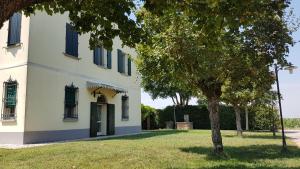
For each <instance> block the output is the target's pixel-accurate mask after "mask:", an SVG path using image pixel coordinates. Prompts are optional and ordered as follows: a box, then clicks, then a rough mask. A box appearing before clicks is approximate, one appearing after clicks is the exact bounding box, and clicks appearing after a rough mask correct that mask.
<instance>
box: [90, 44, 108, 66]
mask: <svg viewBox="0 0 300 169" xmlns="http://www.w3.org/2000/svg"><path fill="white" fill-rule="evenodd" d="M94 64H96V65H98V66H102V67H105V68H108V69H111V51H109V50H105V49H104V48H103V47H97V48H95V49H94Z"/></svg>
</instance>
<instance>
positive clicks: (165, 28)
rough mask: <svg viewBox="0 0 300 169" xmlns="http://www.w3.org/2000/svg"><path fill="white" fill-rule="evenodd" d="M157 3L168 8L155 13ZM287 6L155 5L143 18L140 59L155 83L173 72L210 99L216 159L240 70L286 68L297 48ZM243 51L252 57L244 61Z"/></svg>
mask: <svg viewBox="0 0 300 169" xmlns="http://www.w3.org/2000/svg"><path fill="white" fill-rule="evenodd" d="M157 3H158V4H159V5H162V4H163V7H161V8H156V5H157ZM165 4H167V5H165ZM287 5H288V3H287V2H285V1H239V2H238V3H236V1H176V0H173V1H172V0H170V1H164V2H160V1H151V2H149V3H146V6H147V9H145V8H144V9H142V10H141V12H140V13H139V15H138V19H139V21H140V22H141V25H142V29H143V35H145V36H146V37H147V38H145V39H144V41H143V42H141V43H140V44H139V45H138V46H137V51H138V55H139V57H140V59H141V60H143V61H146V62H148V61H149V62H150V60H154V61H155V62H156V64H155V65H153V69H152V70H151V71H148V72H146V73H147V76H149V77H152V80H154V81H155V79H157V78H158V76H161V75H164V74H165V73H164V72H161V69H160V68H161V67H165V66H168V67H169V70H170V71H171V72H169V73H170V74H169V76H171V77H172V78H175V79H177V81H178V83H180V84H182V85H185V86H186V87H188V88H189V89H192V90H194V91H196V92H197V93H202V94H203V95H205V96H206V98H207V100H208V109H209V112H210V121H211V130H212V141H213V145H214V152H216V153H221V152H223V143H222V137H221V132H220V118H219V102H220V97H221V95H222V87H223V86H224V84H225V82H226V81H227V80H228V79H230V80H233V82H235V81H237V80H239V78H240V77H241V76H240V74H241V73H243V70H241V69H239V68H238V67H235V65H240V62H241V61H243V62H246V63H247V62H250V63H251V64H250V65H257V66H258V70H260V68H262V67H264V68H267V67H268V66H270V65H271V64H273V62H274V60H277V62H278V63H279V64H283V65H284V64H286V63H287V61H286V59H285V56H286V53H287V52H288V45H289V44H291V43H292V38H291V37H290V34H289V31H288V29H287V28H286V24H285V23H284V22H283V20H282V16H283V10H284V9H285V8H286V7H287ZM265 20H268V22H263V21H265ZM266 23H267V24H266ZM242 50H249V52H247V54H249V53H251V55H242V56H241V55H239V54H240V51H242ZM243 62H242V63H243Z"/></svg>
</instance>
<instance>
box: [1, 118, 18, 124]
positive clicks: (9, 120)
mask: <svg viewBox="0 0 300 169" xmlns="http://www.w3.org/2000/svg"><path fill="white" fill-rule="evenodd" d="M0 121H1V122H2V123H11V122H16V121H17V119H16V118H14V119H1V120H0Z"/></svg>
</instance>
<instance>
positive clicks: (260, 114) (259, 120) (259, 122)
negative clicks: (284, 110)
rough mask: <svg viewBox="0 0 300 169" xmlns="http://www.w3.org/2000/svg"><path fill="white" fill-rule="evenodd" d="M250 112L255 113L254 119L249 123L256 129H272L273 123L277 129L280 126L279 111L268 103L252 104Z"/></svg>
mask: <svg viewBox="0 0 300 169" xmlns="http://www.w3.org/2000/svg"><path fill="white" fill-rule="evenodd" d="M249 114H252V115H254V120H253V121H251V122H250V124H249V125H250V126H251V128H252V129H254V130H272V128H273V124H274V127H275V129H277V128H278V126H280V125H279V124H280V121H279V120H280V119H279V114H278V111H277V110H276V109H274V108H272V107H270V106H268V105H255V106H252V107H251V108H250V113H249Z"/></svg>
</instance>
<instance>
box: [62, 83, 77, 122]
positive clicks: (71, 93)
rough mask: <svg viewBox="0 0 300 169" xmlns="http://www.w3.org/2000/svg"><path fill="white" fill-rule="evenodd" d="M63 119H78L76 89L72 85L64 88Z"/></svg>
mask: <svg viewBox="0 0 300 169" xmlns="http://www.w3.org/2000/svg"><path fill="white" fill-rule="evenodd" d="M64 118H65V119H67V118H75V119H77V118H78V88H77V87H75V86H74V85H73V84H72V85H70V86H66V87H65V113H64Z"/></svg>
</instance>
